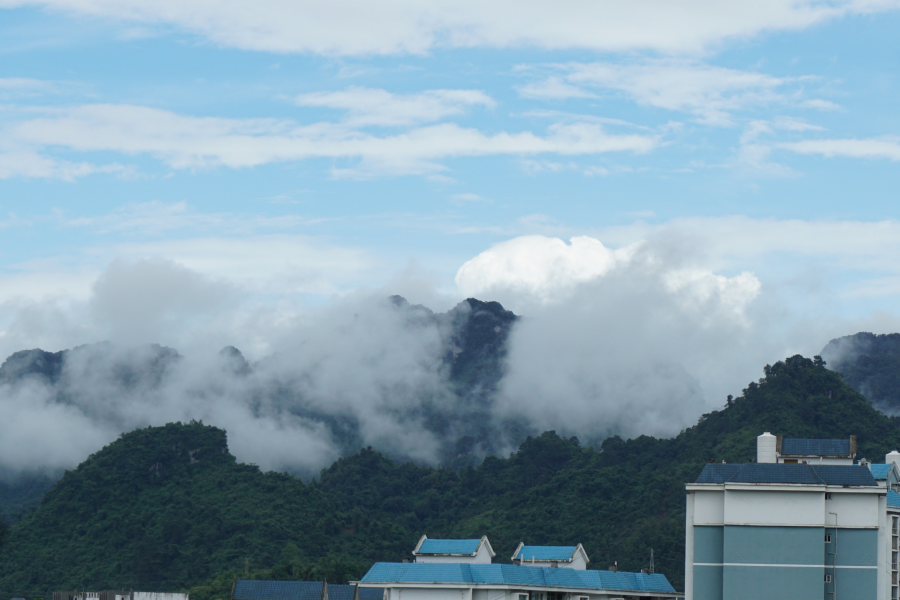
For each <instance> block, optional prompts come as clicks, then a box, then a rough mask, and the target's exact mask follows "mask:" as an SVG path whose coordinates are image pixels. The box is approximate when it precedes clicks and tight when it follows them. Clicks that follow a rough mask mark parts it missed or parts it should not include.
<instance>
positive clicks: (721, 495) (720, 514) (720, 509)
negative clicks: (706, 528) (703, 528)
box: [694, 490, 725, 525]
mask: <svg viewBox="0 0 900 600" xmlns="http://www.w3.org/2000/svg"><path fill="white" fill-rule="evenodd" d="M724 523H725V492H724V491H722V490H719V491H710V492H694V524H695V525H722V524H724Z"/></svg>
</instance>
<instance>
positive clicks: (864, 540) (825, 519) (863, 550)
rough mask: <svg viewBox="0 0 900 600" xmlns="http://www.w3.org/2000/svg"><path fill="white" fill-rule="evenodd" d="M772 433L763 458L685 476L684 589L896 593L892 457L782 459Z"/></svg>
mask: <svg viewBox="0 0 900 600" xmlns="http://www.w3.org/2000/svg"><path fill="white" fill-rule="evenodd" d="M764 435H768V434H764ZM760 437H763V436H760ZM770 437H773V438H774V437H775V436H770ZM777 441H778V443H777V448H778V451H776V452H769V453H768V455H767V453H766V451H767V450H769V448H762V451H761V452H760V453H759V455H758V456H761V457H762V458H763V459H764V460H769V461H771V460H772V458H774V459H775V460H774V461H772V462H758V461H757V462H752V463H744V464H727V463H708V464H707V465H706V466H705V467H704V469H703V471H702V472H701V474H700V476H699V477H698V478H697V480H696V481H694V482H693V483H691V484H688V485H687V516H686V517H687V521H686V544H685V550H686V553H685V554H686V555H685V598H686V599H688V600H759V599H766V600H781V599H783V600H823V599H824V600H900V599H898V562H900V556H898V553H900V547H898V534H900V531H898V525H900V524H898V520H900V494H898V493H897V489H896V487H897V485H898V482H900V476H898V475H900V470H898V468H897V465H896V464H893V463H887V464H886V465H869V464H868V463H866V462H865V461H860V462H861V464H860V462H857V461H855V457H849V456H846V454H850V453H849V452H846V453H845V456H844V457H835V456H833V455H831V456H826V457H825V458H830V459H832V462H815V461H813V460H809V461H806V460H803V461H800V460H798V461H796V462H794V461H791V462H785V461H784V458H785V453H784V452H783V451H782V446H783V444H782V442H791V443H792V442H793V441H792V440H780V439H779V440H777ZM800 441H802V442H806V444H805V445H804V446H803V447H802V449H803V451H804V452H807V453H809V452H811V451H814V450H816V448H817V446H816V444H815V443H811V442H828V443H832V444H831V446H828V445H827V444H821V445H820V446H824V447H825V452H832V453H833V454H835V452H834V442H846V440H800ZM769 442H770V440H764V444H768V443H769ZM854 442H855V440H854ZM784 446H788V447H790V445H789V444H784ZM848 446H849V444H848V443H844V444H843V446H842V447H843V450H845V451H846V450H847V449H848ZM853 446H855V443H854V444H853ZM773 455H774V456H773ZM807 456H809V454H807ZM889 456H890V455H889ZM789 457H790V455H788V460H790V458H789ZM898 457H900V455H898ZM837 458H843V459H844V460H845V462H838V461H837ZM779 459H781V460H779ZM876 476H877V478H876Z"/></svg>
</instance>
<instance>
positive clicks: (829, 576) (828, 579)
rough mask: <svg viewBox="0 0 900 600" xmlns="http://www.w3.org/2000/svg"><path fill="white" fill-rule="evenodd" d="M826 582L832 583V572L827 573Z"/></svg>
mask: <svg viewBox="0 0 900 600" xmlns="http://www.w3.org/2000/svg"><path fill="white" fill-rule="evenodd" d="M825 583H831V573H825Z"/></svg>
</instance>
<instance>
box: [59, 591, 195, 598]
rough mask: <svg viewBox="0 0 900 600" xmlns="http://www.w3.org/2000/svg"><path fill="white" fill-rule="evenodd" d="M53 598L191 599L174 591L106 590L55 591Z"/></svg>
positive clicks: (187, 595)
mask: <svg viewBox="0 0 900 600" xmlns="http://www.w3.org/2000/svg"><path fill="white" fill-rule="evenodd" d="M53 600H190V595H189V594H180V593H173V592H135V591H134V590H106V591H102V592H86V591H84V590H82V591H76V592H53Z"/></svg>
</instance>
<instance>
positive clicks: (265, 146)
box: [11, 105, 659, 175]
mask: <svg viewBox="0 0 900 600" xmlns="http://www.w3.org/2000/svg"><path fill="white" fill-rule="evenodd" d="M11 135H12V137H13V138H15V139H16V140H17V141H18V142H20V143H25V144H30V145H33V146H42V147H52V146H61V147H64V148H68V149H71V150H77V151H82V152H89V151H116V152H122V153H125V154H131V155H135V154H150V155H152V156H155V157H157V158H159V159H160V160H163V161H165V162H166V163H167V164H169V165H170V166H172V167H174V168H199V167H214V166H226V167H232V168H245V167H254V166H258V165H262V164H266V163H272V162H284V161H297V160H303V159H308V158H351V159H359V160H361V161H362V165H361V167H360V168H359V169H357V171H358V172H359V173H367V174H369V175H376V174H417V173H430V172H434V171H436V170H441V169H442V168H443V167H442V166H441V165H440V164H438V163H437V162H436V161H440V160H441V159H446V158H451V157H462V156H491V155H512V156H523V155H524V156H528V155H537V154H564V155H586V154H601V153H605V152H623V151H624V152H638V153H642V152H648V151H650V150H652V149H653V148H655V147H656V146H657V145H658V143H659V136H658V135H637V134H625V135H618V134H610V133H607V132H606V131H605V130H604V128H603V127H602V126H601V125H599V124H595V123H579V122H572V123H564V124H553V125H551V126H550V127H548V130H547V134H546V135H543V136H541V135H536V134H534V133H532V132H530V131H525V132H518V133H507V132H500V133H495V134H490V135H488V134H484V133H482V132H480V131H478V130H476V129H468V128H463V127H460V126H458V125H456V124H452V123H444V124H438V125H432V126H425V127H419V128H413V129H410V130H408V131H405V132H402V133H399V134H396V135H387V136H375V135H371V134H368V133H364V132H361V131H355V130H352V129H348V128H347V127H346V126H343V125H335V124H331V123H318V124H314V125H305V126H301V125H298V124H296V123H293V122H290V121H276V120H273V119H223V118H200V117H186V116H181V115H177V114H174V113H171V112H168V111H163V110H159V109H153V108H146V107H140V106H128V105H87V106H81V107H77V108H73V109H68V110H61V111H58V112H56V113H55V114H53V115H52V116H48V117H44V118H38V119H33V120H30V121H25V122H22V123H19V124H18V125H16V126H14V127H13V128H12V130H11ZM336 172H337V171H336Z"/></svg>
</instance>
